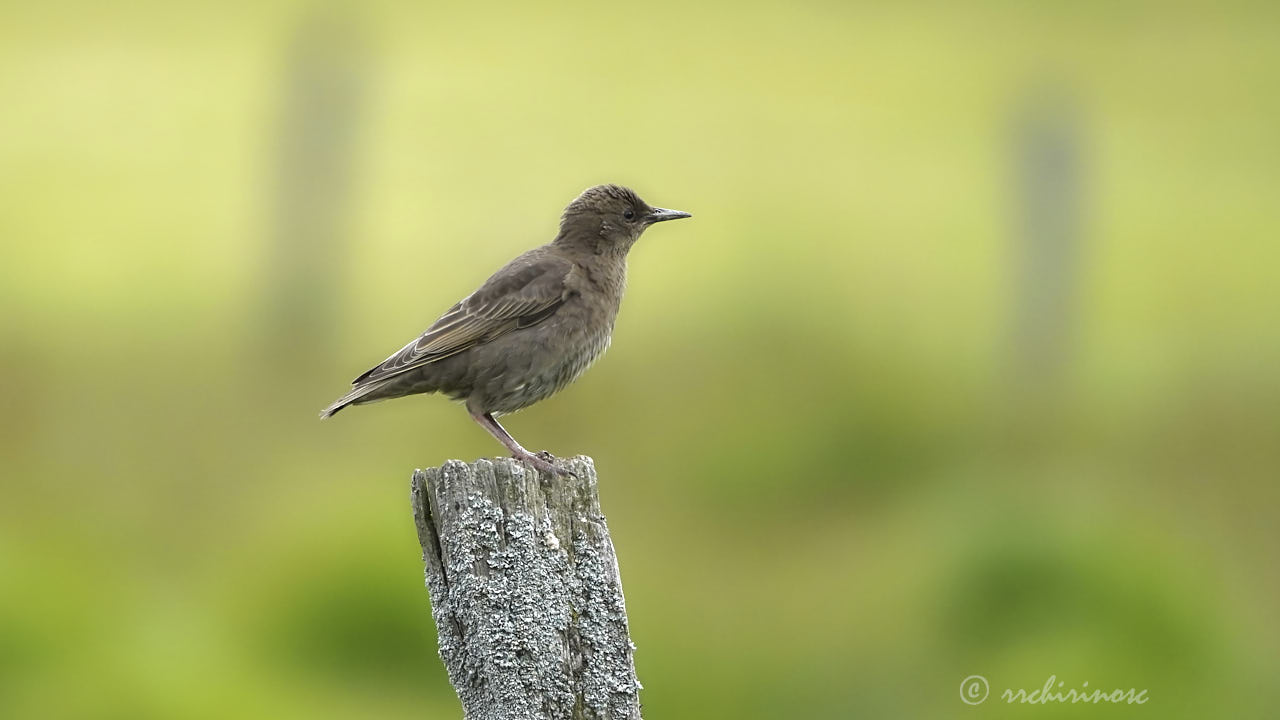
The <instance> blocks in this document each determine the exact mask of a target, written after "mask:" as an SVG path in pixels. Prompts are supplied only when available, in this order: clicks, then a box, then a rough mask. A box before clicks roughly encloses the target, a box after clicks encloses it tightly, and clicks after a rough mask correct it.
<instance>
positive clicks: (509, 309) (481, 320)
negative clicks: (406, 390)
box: [352, 248, 574, 386]
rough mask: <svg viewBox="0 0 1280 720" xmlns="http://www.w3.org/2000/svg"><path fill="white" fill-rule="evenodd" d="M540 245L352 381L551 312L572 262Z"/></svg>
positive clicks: (450, 351)
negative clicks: (552, 253) (411, 340)
mask: <svg viewBox="0 0 1280 720" xmlns="http://www.w3.org/2000/svg"><path fill="white" fill-rule="evenodd" d="M540 250H544V248H539V249H538V250H535V251H531V252H529V253H526V254H525V255H523V256H521V257H519V258H516V259H515V260H513V261H512V262H511V263H510V264H508V265H507V266H506V267H504V268H503V269H502V270H499V271H498V272H497V273H495V274H494V275H493V277H491V278H489V279H488V280H487V281H486V282H485V284H484V285H482V286H481V287H480V289H479V290H477V291H475V292H474V293H472V294H471V295H468V296H467V297H466V298H464V299H463V300H462V301H461V302H459V303H458V304H456V305H454V306H453V307H451V308H449V310H448V311H447V312H445V314H444V315H441V316H440V319H438V320H436V321H435V323H433V324H432V325H431V327H429V328H427V331H426V332H424V333H423V334H422V335H421V336H420V337H419V338H418V339H416V340H414V341H413V342H411V343H409V344H408V345H405V346H404V347H403V348H401V349H400V351H399V352H397V353H395V354H394V355H392V356H391V357H389V358H387V359H386V360H384V361H383V362H382V364H380V365H378V366H377V367H375V368H373V369H371V370H369V371H368V372H366V373H365V374H363V375H361V376H360V377H358V378H356V379H355V381H354V382H352V385H357V386H358V385H364V384H368V383H373V382H377V381H379V380H384V379H386V378H389V377H391V376H393V375H399V374H400V373H404V372H408V371H409V370H413V369H414V368H418V367H421V366H423V365H427V364H430V363H433V362H437V361H439V360H443V359H444V358H447V357H451V356H453V355H457V354H458V353H460V352H463V351H465V350H468V349H470V348H472V347H474V346H475V345H477V344H479V343H484V342H488V341H490V340H493V339H494V338H497V337H500V336H502V335H505V334H506V333H508V332H511V331H512V330H517V329H522V328H527V327H532V326H534V325H537V324H538V323H540V322H542V321H544V320H546V319H547V318H549V317H551V316H552V315H554V314H555V312H556V311H557V310H558V309H560V306H561V305H563V304H564V301H565V299H566V298H567V297H568V291H567V289H566V287H565V280H566V278H567V277H568V275H569V273H570V271H572V269H573V267H574V266H573V263H571V262H569V261H568V260H565V259H563V258H559V257H556V256H553V255H547V254H545V253H539V251H540Z"/></svg>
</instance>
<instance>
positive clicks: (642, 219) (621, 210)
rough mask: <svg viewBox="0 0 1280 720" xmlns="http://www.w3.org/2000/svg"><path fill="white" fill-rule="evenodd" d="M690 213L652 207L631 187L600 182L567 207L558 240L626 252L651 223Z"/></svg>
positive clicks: (587, 246) (674, 218)
mask: <svg viewBox="0 0 1280 720" xmlns="http://www.w3.org/2000/svg"><path fill="white" fill-rule="evenodd" d="M687 217H692V215H690V214H689V213H687V212H681V211H680V210H667V209H665V208H658V207H652V206H651V205H649V203H646V202H645V201H644V200H641V199H640V196H639V195H636V194H635V191H633V190H631V189H630V188H625V187H622V186H621V185H597V186H595V187H593V188H587V189H586V190H583V191H582V194H581V195H579V196H578V197H577V199H575V200H574V201H573V202H571V203H569V207H567V208H565V209H564V215H563V216H562V217H561V218H560V235H559V237H557V239H556V242H561V243H570V244H574V245H581V246H583V247H586V248H589V249H591V250H592V251H593V252H595V253H597V254H603V253H605V252H622V253H625V252H627V251H628V250H630V249H631V245H632V244H634V243H635V241H636V240H638V239H640V235H641V234H643V233H644V231H645V230H646V229H647V228H648V227H649V226H650V225H652V224H654V223H658V222H662V221H664V220H678V219H680V218H687Z"/></svg>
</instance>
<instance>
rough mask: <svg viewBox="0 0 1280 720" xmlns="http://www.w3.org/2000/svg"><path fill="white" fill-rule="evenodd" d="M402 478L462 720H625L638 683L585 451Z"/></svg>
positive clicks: (634, 711) (636, 713)
mask: <svg viewBox="0 0 1280 720" xmlns="http://www.w3.org/2000/svg"><path fill="white" fill-rule="evenodd" d="M559 462H560V463H563V464H564V466H565V467H567V468H568V469H569V470H570V471H572V472H573V473H574V474H575V476H569V477H565V476H552V475H550V474H539V473H538V472H537V471H535V470H534V469H532V468H530V467H529V466H527V465H524V464H522V463H520V462H518V461H516V460H513V459H510V458H499V459H494V460H477V461H476V462H474V463H472V464H470V465H468V464H466V463H463V462H461V461H457V460H451V461H449V462H447V463H445V464H444V465H443V466H441V467H438V468H428V469H426V470H418V471H416V472H415V473H414V475H413V482H412V499H413V514H414V521H415V523H416V525H417V529H418V539H419V541H420V542H421V544H422V551H423V562H424V564H425V566H426V578H427V588H428V591H429V593H430V596H431V615H432V618H433V619H434V621H435V624H436V629H437V633H438V636H439V642H440V658H441V659H442V660H443V661H444V665H445V669H446V670H447V671H448V674H449V681H450V683H451V684H452V685H453V687H454V689H455V690H456V691H457V693H458V698H459V700H461V701H462V707H463V711H464V713H465V717H466V718H467V719H468V720H517V719H524V718H531V719H532V718H537V719H539V720H542V719H544V718H545V719H548V720H559V719H560V718H564V719H565V720H579V719H581V720H595V719H600V720H632V719H638V718H639V717H640V701H639V690H640V683H639V682H637V680H636V673H635V665H634V662H633V659H632V653H633V651H634V649H635V648H634V646H633V645H632V644H631V639H630V636H629V634H628V630H627V614H626V605H625V603H624V601H623V596H622V582H621V579H620V577H619V574H618V564H617V558H616V556H615V554H614V550H613V542H612V540H611V539H610V537H609V529H608V527H607V526H606V524H605V518H604V515H603V514H602V513H601V511H600V500H599V495H598V493H597V487H596V473H595V466H594V464H593V463H592V461H591V459H590V458H588V457H584V456H579V457H576V458H572V459H568V460H561V461H559Z"/></svg>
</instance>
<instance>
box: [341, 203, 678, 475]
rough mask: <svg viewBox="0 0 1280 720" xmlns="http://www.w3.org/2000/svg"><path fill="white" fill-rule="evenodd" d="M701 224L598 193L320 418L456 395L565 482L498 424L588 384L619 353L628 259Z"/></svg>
mask: <svg viewBox="0 0 1280 720" xmlns="http://www.w3.org/2000/svg"><path fill="white" fill-rule="evenodd" d="M687 217H691V216H690V214H689V213H687V212H681V211H679V210H666V209H663V208H656V207H651V206H649V205H648V204H647V203H646V202H645V201H644V200H641V199H640V196H638V195H636V194H635V192H633V191H631V190H630V189H628V188H625V187H621V186H619V185H598V186H596V187H593V188H589V189H587V190H586V191H584V192H583V193H582V194H581V195H579V196H578V197H577V199H575V200H574V201H573V202H571V203H569V206H568V207H567V208H565V210H564V215H562V216H561V218H560V232H559V234H557V235H556V238H555V239H554V240H552V241H551V242H550V243H548V244H546V245H543V246H542V247H538V248H534V249H532V250H530V251H528V252H526V253H525V254H523V255H521V256H520V257H518V258H516V259H515V260H512V261H511V262H509V263H507V264H506V266H505V267H503V268H502V269H501V270H499V271H498V272H496V273H494V274H493V276H492V277H490V278H489V279H488V280H486V281H485V283H484V284H483V285H481V286H480V289H479V290H476V291H475V292H473V293H471V294H470V295H468V296H467V297H466V298H463V300H462V301H461V302H459V303H458V304H456V305H454V306H453V307H451V308H449V311H448V312H446V313H445V314H444V315H442V316H441V317H440V319H439V320H436V321H435V323H434V324H433V325H432V326H431V327H429V328H427V331H426V332H424V333H423V334H422V336H421V337H419V338H418V339H417V340H414V341H413V342H411V343H409V344H408V345H405V346H404V347H403V348H401V350H400V351H399V352H397V353H396V354H394V355H392V356H391V357H389V358H387V359H386V360H385V361H383V363H382V364H381V365H378V366H377V367H375V368H373V369H371V370H369V371H368V372H366V373H365V374H363V375H361V376H360V377H358V378H356V379H355V381H354V382H353V383H352V388H351V391H350V392H348V393H347V394H346V395H343V396H342V397H340V398H338V400H337V401H335V402H334V403H333V404H332V405H330V406H329V407H327V408H325V409H324V411H323V412H321V413H320V417H321V418H326V417H329V416H330V415H333V414H334V413H336V412H338V411H339V410H341V409H342V408H344V407H347V406H348V405H363V404H365V403H370V402H375V401H377V400H385V399H387V398H394V397H402V396H405V395H414V394H418V393H435V392H438V393H444V394H445V395H448V396H449V397H450V398H452V399H454V400H461V401H465V402H466V406H467V412H468V413H470V414H471V417H472V419H473V420H475V421H476V422H478V423H480V426H481V427H483V428H484V429H485V430H487V431H489V433H490V434H491V435H493V436H494V437H495V438H497V439H498V441H499V442H501V443H502V444H503V445H504V446H506V448H507V450H509V451H511V455H512V457H515V458H516V459H519V460H523V461H525V462H527V463H529V464H530V465H532V466H534V467H535V468H537V469H539V470H543V471H547V472H553V473H563V472H565V471H563V470H561V469H559V468H557V467H556V466H555V465H554V464H553V461H554V460H555V458H554V457H553V456H552V455H551V454H550V453H547V452H545V451H543V452H541V453H537V454H534V453H531V452H529V451H528V450H525V449H524V448H523V447H521V445H520V443H518V442H516V440H515V438H513V437H511V435H510V434H509V433H508V432H507V431H506V430H505V429H503V427H502V426H501V425H499V424H498V420H497V418H498V416H499V415H504V414H506V413H513V412H515V411H517V410H520V409H522V408H526V407H529V406H530V405H532V404H534V403H536V402H538V401H539V400H543V399H545V398H547V397H550V396H551V395H553V394H555V393H556V392H558V391H559V390H561V389H563V388H564V387H565V386H566V385H568V384H569V383H571V382H573V381H574V380H576V379H577V378H578V377H579V376H580V375H582V373H583V372H584V371H586V369H587V368H588V367H590V365H591V363H592V362H594V361H595V360H596V358H598V357H600V355H601V354H602V353H603V352H604V351H605V348H607V347H609V339H610V336H611V335H612V333H613V321H614V318H616V317H617V315H618V306H619V304H620V303H621V302H622V291H623V288H624V286H625V284H626V275H627V252H628V251H629V250H630V249H631V246H632V245H633V244H634V243H635V241H636V240H638V239H639V238H640V235H641V234H642V233H644V231H645V230H646V229H647V228H648V227H649V226H650V225H653V224H654V223H658V222H662V221H664V220H676V219H678V218H687Z"/></svg>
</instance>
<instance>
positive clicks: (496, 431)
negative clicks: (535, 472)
mask: <svg viewBox="0 0 1280 720" xmlns="http://www.w3.org/2000/svg"><path fill="white" fill-rule="evenodd" d="M471 419H473V420H475V421H476V422H477V423H479V424H480V427H482V428H484V429H485V430H488V431H489V434H490V435H492V436H494V437H495V438H497V440H498V442H500V443H502V445H503V446H504V447H506V448H507V449H508V450H510V451H511V457H513V458H515V459H517V460H523V461H524V462H527V463H529V464H530V465H532V466H534V467H535V468H537V469H539V470H541V471H543V472H549V473H552V474H553V475H573V473H572V472H570V471H569V470H566V469H564V468H560V467H556V466H555V465H554V464H552V462H551V461H552V460H554V459H555V457H554V456H553V455H552V454H551V453H549V452H547V451H545V450H543V451H542V452H540V453H537V454H535V453H531V452H529V451H528V450H525V449H524V446H522V445H521V444H520V443H518V442H516V439H515V438H513V437H511V433H509V432H507V430H506V428H504V427H502V425H500V424H498V421H497V420H496V419H495V418H494V417H493V413H471Z"/></svg>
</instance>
